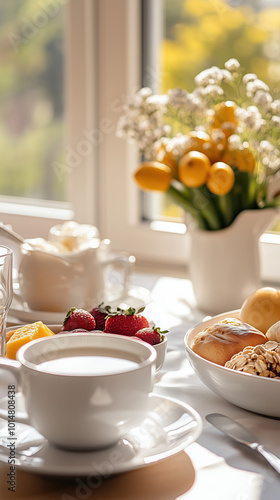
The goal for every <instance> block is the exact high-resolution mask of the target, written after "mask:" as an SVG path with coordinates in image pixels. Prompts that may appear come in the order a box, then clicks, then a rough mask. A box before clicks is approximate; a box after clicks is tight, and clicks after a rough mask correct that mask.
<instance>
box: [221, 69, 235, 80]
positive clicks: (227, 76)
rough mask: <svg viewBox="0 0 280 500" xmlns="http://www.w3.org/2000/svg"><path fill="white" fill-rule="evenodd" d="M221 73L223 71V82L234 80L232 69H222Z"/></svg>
mask: <svg viewBox="0 0 280 500" xmlns="http://www.w3.org/2000/svg"><path fill="white" fill-rule="evenodd" d="M221 73H222V81H223V82H227V83H228V82H232V81H233V76H232V74H231V72H230V71H228V70H227V69H222V70H221Z"/></svg>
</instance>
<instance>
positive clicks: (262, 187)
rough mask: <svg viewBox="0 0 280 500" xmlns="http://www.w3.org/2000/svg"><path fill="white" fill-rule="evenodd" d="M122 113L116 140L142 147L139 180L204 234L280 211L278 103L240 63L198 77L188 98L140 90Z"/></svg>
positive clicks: (177, 92)
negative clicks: (246, 215)
mask: <svg viewBox="0 0 280 500" xmlns="http://www.w3.org/2000/svg"><path fill="white" fill-rule="evenodd" d="M123 111H124V113H123V115H122V116H121V117H120V119H119V122H118V126H117V136H118V137H121V138H126V139H129V140H131V141H133V142H135V143H137V145H138V148H139V152H140V153H141V154H142V158H143V161H142V163H141V164H140V165H139V166H138V168H137V170H136V172H135V173H134V178H135V181H136V182H137V184H138V185H139V187H140V188H141V189H143V190H148V191H161V192H166V193H167V194H168V195H169V196H170V197H171V198H172V199H173V200H174V201H175V203H176V204H178V205H180V206H181V207H183V209H184V210H185V211H186V212H187V213H188V214H190V215H191V216H192V218H193V219H194V220H195V221H196V223H197V225H198V227H199V228H201V229H205V230H218V229H222V228H225V227H227V226H229V225H230V224H231V223H232V222H233V220H234V219H235V218H236V216H237V215H238V214H239V213H240V212H241V211H242V210H246V209H264V208H267V207H273V206H279V205H280V191H278V192H277V190H278V188H277V187H276V186H277V184H278V182H279V172H280V149H279V148H280V99H276V98H274V97H273V95H272V92H271V91H270V89H269V87H268V86H267V85H266V83H265V82H263V81H262V80H260V79H259V78H258V77H257V75H256V74H253V73H247V74H245V72H244V71H243V69H242V68H241V66H240V64H239V62H238V61H237V60H236V59H230V60H229V61H227V62H226V63H225V67H224V68H222V69H220V68H218V67H216V66H213V67H211V68H209V69H206V70H204V71H202V72H201V73H199V74H198V75H197V76H196V77H195V88H194V90H193V92H191V93H189V92H187V91H185V90H182V89H171V90H169V91H168V92H167V94H164V95H155V94H153V92H152V90H151V89H149V88H142V89H141V90H139V92H137V93H136V95H135V96H133V97H131V98H129V99H128V101H127V102H126V103H125V105H124V107H123ZM276 181H278V182H276Z"/></svg>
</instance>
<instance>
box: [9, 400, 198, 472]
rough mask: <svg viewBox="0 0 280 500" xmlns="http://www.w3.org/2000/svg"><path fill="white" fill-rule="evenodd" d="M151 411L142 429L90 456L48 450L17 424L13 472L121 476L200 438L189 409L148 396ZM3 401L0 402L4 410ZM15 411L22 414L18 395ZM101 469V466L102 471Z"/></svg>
mask: <svg viewBox="0 0 280 500" xmlns="http://www.w3.org/2000/svg"><path fill="white" fill-rule="evenodd" d="M150 397H151V399H152V405H153V408H152V410H151V411H150V412H149V413H148V415H147V418H146V419H145V421H144V422H143V423H142V425H141V427H135V428H133V429H132V430H131V431H129V432H128V433H127V435H126V436H125V437H124V438H123V439H121V440H120V441H119V442H118V443H117V444H116V445H114V446H112V447H110V448H106V449H104V450H100V451H95V452H86V453H83V452H70V451H64V450H61V449H59V448H55V447H53V446H51V445H50V444H49V443H48V442H47V441H46V440H45V439H44V438H42V437H41V436H40V434H38V433H36V431H34V429H33V427H30V426H27V425H24V424H18V432H17V436H16V437H17V443H18V451H17V450H16V451H17V454H16V466H17V467H18V468H19V469H22V470H27V471H30V472H33V473H39V474H46V475H55V476H76V475H98V476H100V475H101V476H102V467H105V469H106V470H105V471H104V475H105V474H106V476H107V475H108V470H109V471H110V474H116V473H121V472H126V471H129V470H133V469H137V468H140V467H144V466H147V465H150V464H153V463H155V462H158V461H159V460H163V459H165V458H168V457H170V456H172V455H174V454H175V453H178V452H179V451H181V450H183V449H185V448H186V447H187V446H189V445H190V444H191V443H193V442H194V441H195V440H196V439H197V438H198V437H199V436H200V434H201V431H202V421H201V418H200V416H199V415H198V413H197V412H196V411H195V410H193V409H192V408H191V407H190V406H188V405H186V404H184V403H181V402H179V401H176V400H174V399H169V398H164V397H162V396H157V395H155V394H152V395H151V396H150ZM6 405H7V400H6V398H3V399H1V400H0V408H6ZM16 408H17V411H22V412H23V411H24V404H23V400H22V397H21V394H18V395H17V397H16ZM6 440H7V425H6V423H4V424H3V422H1V423H0V461H1V462H4V463H7V460H8V457H9V448H8V447H7V446H6ZM104 464H105V465H104Z"/></svg>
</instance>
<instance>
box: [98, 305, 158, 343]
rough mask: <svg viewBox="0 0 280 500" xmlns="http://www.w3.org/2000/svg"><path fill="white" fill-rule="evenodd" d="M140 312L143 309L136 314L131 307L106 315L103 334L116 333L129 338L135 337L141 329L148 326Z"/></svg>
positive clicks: (118, 309) (142, 309)
mask: <svg viewBox="0 0 280 500" xmlns="http://www.w3.org/2000/svg"><path fill="white" fill-rule="evenodd" d="M142 311H144V307H142V308H141V309H139V310H138V311H137V312H136V310H135V309H134V308H133V307H129V308H128V309H126V310H124V309H120V308H119V307H118V308H117V311H116V312H113V313H110V314H109V315H108V318H107V319H106V322H105V330H104V332H106V333H117V334H120V335H127V336H129V337H130V336H132V335H135V333H136V332H138V330H140V329H141V328H145V327H148V326H149V322H148V320H147V318H145V316H142V315H141V314H140V313H141V312H142Z"/></svg>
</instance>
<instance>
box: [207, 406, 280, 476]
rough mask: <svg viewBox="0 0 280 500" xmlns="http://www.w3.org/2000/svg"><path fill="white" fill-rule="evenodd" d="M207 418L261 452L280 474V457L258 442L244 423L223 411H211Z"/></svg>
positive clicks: (229, 434) (232, 436) (226, 432)
mask: <svg viewBox="0 0 280 500" xmlns="http://www.w3.org/2000/svg"><path fill="white" fill-rule="evenodd" d="M205 418H206V420H207V421H208V422H210V424H212V425H214V427H216V428H217V429H219V431H222V432H223V433H224V434H226V435H227V436H229V437H231V438H232V439H234V440H235V441H237V442H238V443H241V444H244V445H245V446H248V448H250V449H251V450H254V451H257V452H259V453H260V454H261V455H262V456H263V457H264V458H265V459H266V460H267V462H268V463H269V464H270V465H271V466H272V467H273V468H274V469H275V470H276V471H277V472H278V474H280V458H278V457H277V456H276V455H274V454H273V453H272V452H271V451H268V450H266V449H265V448H264V447H263V446H262V445H261V444H260V443H258V441H257V438H256V437H255V436H254V435H253V434H252V433H251V432H250V431H249V430H248V429H246V428H245V427H243V425H241V424H239V423H238V422H235V421H234V420H232V419H231V418H229V417H226V416H225V415H222V414H221V413H210V414H209V415H206V417H205Z"/></svg>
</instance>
